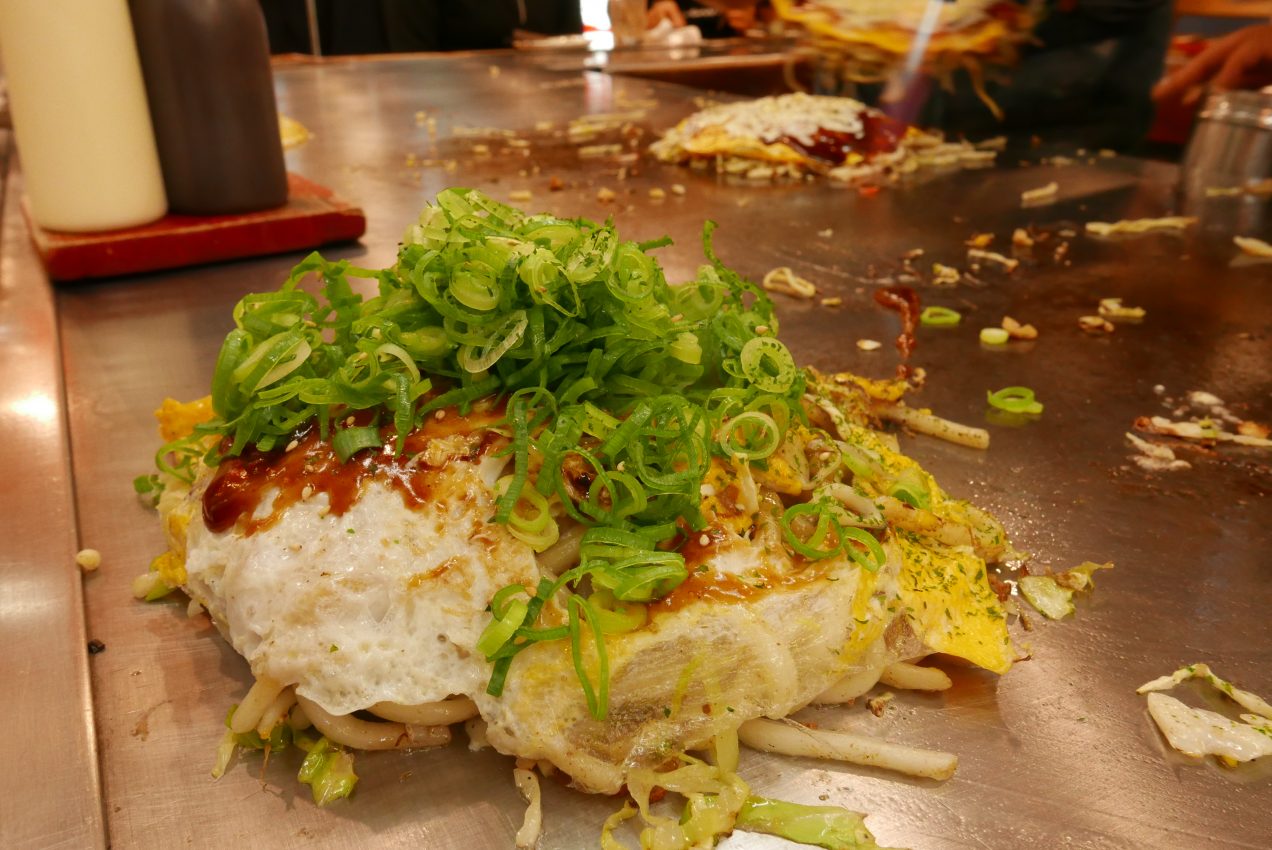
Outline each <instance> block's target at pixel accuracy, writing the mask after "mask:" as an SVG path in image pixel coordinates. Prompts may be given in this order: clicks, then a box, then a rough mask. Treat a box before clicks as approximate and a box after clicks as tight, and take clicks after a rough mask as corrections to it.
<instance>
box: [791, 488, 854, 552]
mask: <svg viewBox="0 0 1272 850" xmlns="http://www.w3.org/2000/svg"><path fill="white" fill-rule="evenodd" d="M803 516H813V517H816V518H817V522H816V525H815V526H814V527H813V531H812V533H811V534H809V535H808V537H806V538H801V537H800V536H799V534H798V533H797V532H796V529H795V527H794V523H795V522H796V520H797V519H798V518H799V517H803ZM781 526H782V537H783V538H785V540H786V542H787V544H788V545H789V546H790V547H791V548H792V549H794V550H795V551H796V552H798V553H799V554H800V555H803V556H804V557H805V558H808V559H809V560H810V561H820V560H822V559H823V558H829V557H830V556H832V555H834V554H835V553H836V552H838V551H839V550H840V548H841V547H842V546H843V541H842V537H841V532H842V529H840V527H839V523H838V521H836V519H835V517H834V514H833V511H832V510H831V509H830V504H829V503H828V502H804V503H802V504H797V505H791V506H790V507H789V508H787V509H786V511H785V513H783V514H782V520H781ZM832 533H833V537H834V541H833V544H834V545H831V546H826V547H825V548H821V547H822V544H824V543H825V542H826V541H827V540H828V539H829V538H831V536H832Z"/></svg>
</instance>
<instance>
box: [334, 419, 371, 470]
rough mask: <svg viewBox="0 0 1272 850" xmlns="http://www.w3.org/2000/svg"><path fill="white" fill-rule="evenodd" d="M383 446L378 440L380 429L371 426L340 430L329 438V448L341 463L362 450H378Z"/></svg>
mask: <svg viewBox="0 0 1272 850" xmlns="http://www.w3.org/2000/svg"><path fill="white" fill-rule="evenodd" d="M382 445H384V442H383V441H382V440H381V439H380V429H379V428H376V427H374V426H371V425H367V426H364V427H360V428H341V429H340V430H339V431H336V433H335V435H334V436H333V437H332V438H331V447H332V448H333V449H335V451H336V456H337V457H339V458H340V460H341V461H342V462H345V461H348V460H349V458H351V457H353V456H354V455H355V454H357V453H358V452H360V451H362V450H363V449H373V448H379V447H380V446H382Z"/></svg>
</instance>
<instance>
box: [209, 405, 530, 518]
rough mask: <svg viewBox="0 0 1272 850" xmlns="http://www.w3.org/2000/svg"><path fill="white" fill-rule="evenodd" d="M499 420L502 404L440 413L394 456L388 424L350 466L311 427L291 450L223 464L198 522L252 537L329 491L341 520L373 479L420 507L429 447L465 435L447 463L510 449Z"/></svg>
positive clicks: (429, 471)
mask: <svg viewBox="0 0 1272 850" xmlns="http://www.w3.org/2000/svg"><path fill="white" fill-rule="evenodd" d="M439 416H440V418H439ZM503 418H504V407H503V404H502V403H498V404H486V405H478V406H474V407H473V408H472V409H470V410H469V412H468V413H467V414H460V412H459V410H458V409H457V408H454V407H447V408H443V409H442V410H440V411H437V412H435V413H430V414H429V415H428V416H427V417H425V419H424V422H423V423H422V424H421V425H420V426H419V427H417V428H416V429H415V430H413V431H412V432H411V433H410V434H408V435H407V437H406V443H405V447H404V449H403V451H402V453H401V454H396V455H395V451H394V449H395V443H396V438H397V433H396V431H394V429H393V426H392V425H391V424H389V425H385V426H383V427H382V428H381V429H380V437H381V439H382V440H383V441H384V445H383V446H381V447H379V448H373V449H364V450H363V451H360V452H357V453H356V454H355V455H354V456H353V457H351V458H350V459H349V460H348V461H341V460H340V457H339V456H338V455H337V454H336V451H335V449H334V448H332V445H331V441H330V440H323V439H322V438H321V434H320V433H319V428H318V424H317V422H310V423H309V424H307V425H305V426H303V427H302V428H301V429H300V430H298V431H297V432H296V434H295V435H294V437H293V441H292V442H291V443H288V444H287V445H288V446H289V448H281V449H275V450H273V451H268V452H262V451H258V450H256V449H249V450H247V451H245V452H244V453H243V454H242V455H241V456H239V457H233V458H226V459H225V460H224V461H222V462H221V465H220V466H218V467H217V470H216V475H215V476H214V477H213V479H212V481H211V482H210V483H209V484H208V487H207V489H206V490H205V491H204V493H203V521H204V523H205V524H206V525H207V527H208V529H209V530H211V531H214V532H223V531H228V530H230V529H231V528H234V527H235V526H240V527H241V528H242V531H243V534H244V535H251V534H253V533H255V532H257V531H260V530H262V529H266V528H269V527H270V526H272V525H273V524H274V523H275V522H277V521H278V518H279V517H280V516H281V515H282V513H283V512H284V511H285V510H287V508H288V507H290V506H291V505H293V504H295V503H297V502H299V501H301V500H303V499H305V498H308V497H309V496H311V495H316V494H318V493H326V494H327V500H328V505H329V508H330V511H331V513H333V514H335V515H336V516H340V515H342V514H344V513H345V511H347V510H349V508H350V507H352V505H353V503H354V502H356V501H357V500H358V496H359V495H360V494H361V492H362V487H363V485H364V483H365V482H366V481H367V479H369V478H373V477H374V478H377V479H379V480H381V481H384V482H387V483H388V484H389V485H390V486H392V487H393V488H394V489H395V490H397V491H398V492H399V493H400V494H401V496H402V500H403V501H404V502H405V503H406V504H407V506H409V507H418V506H420V505H422V504H423V503H425V502H426V501H428V499H429V496H430V492H429V491H430V483H431V481H432V480H433V478H434V477H435V475H436V472H437V469H436V468H435V467H433V466H430V465H429V464H428V463H427V462H426V459H427V458H428V457H429V452H427V451H426V450H427V449H428V447H429V444H430V443H432V442H433V441H434V440H441V439H445V438H450V437H462V438H464V441H463V443H462V445H460V447H459V449H458V453H456V452H454V451H448V452H446V453H443V456H444V460H445V463H452V462H454V461H457V460H458V461H474V460H477V459H478V458H480V457H483V456H485V455H489V454H492V453H494V452H497V451H501V450H502V449H504V448H505V447H506V446H507V445H508V443H509V440H508V438H507V437H506V436H504V435H503V434H501V433H499V432H497V431H494V430H492V428H493V427H494V426H495V425H497V424H499V423H500V422H501V421H502V420H503ZM366 421H367V414H366V413H365V412H362V413H360V414H356V415H355V416H354V424H365V423H366ZM275 488H276V489H277V496H276V497H275V498H274V501H273V504H272V506H271V509H270V511H269V513H268V514H266V515H264V516H259V517H258V516H257V512H258V510H259V508H260V505H261V502H262V500H263V499H264V498H265V496H266V495H267V494H269V493H270V492H271V491H272V490H274V489H275Z"/></svg>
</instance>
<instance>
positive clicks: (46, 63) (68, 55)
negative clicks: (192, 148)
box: [0, 0, 167, 232]
mask: <svg viewBox="0 0 1272 850" xmlns="http://www.w3.org/2000/svg"><path fill="white" fill-rule="evenodd" d="M0 62H3V65H4V71H5V76H6V77H7V79H8V87H9V101H10V109H11V112H12V114H13V125H14V133H15V134H16V136H17V143H18V155H19V157H20V160H21V163H22V174H23V181H24V183H25V186H26V193H27V198H28V201H29V203H30V211H31V215H32V216H33V217H34V219H35V220H36V222H38V223H39V224H40V226H41V227H44V228H46V229H49V230H61V231H70V232H88V231H98V230H113V229H116V228H125V227H132V226H134V225H138V224H144V223H146V222H149V221H153V220H155V219H157V218H159V217H161V216H162V215H163V214H164V212H165V211H166V210H167V201H166V199H165V197H164V191H163V173H162V172H161V171H160V169H159V155H158V153H157V151H156V147H155V139H154V133H153V132H152V131H151V126H150V111H149V108H148V107H147V105H146V89H145V86H144V84H143V83H142V78H141V64H140V62H138V60H137V46H136V43H135V42H134V40H133V30H132V21H131V20H130V18H129V15H128V3H127V0H56V2H54V0H0Z"/></svg>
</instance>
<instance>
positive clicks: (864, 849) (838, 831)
mask: <svg viewBox="0 0 1272 850" xmlns="http://www.w3.org/2000/svg"><path fill="white" fill-rule="evenodd" d="M863 818H864V815H861V814H859V813H858V812H851V811H849V810H847V809H843V808H840V807H838V806H804V805H800V804H799V803H787V802H785V801H784V800H769V799H766V798H764V797H750V798H748V799H747V801H746V802H745V803H743V804H742V810H741V811H740V812H739V813H738V818H737V821H736V822H735V824H734V826H735V827H736V828H737V829H743V830H748V831H750V832H765V833H768V834H769V835H777V836H780V837H781V838H785V839H786V840H787V841H794V842H795V843H797V844H810V845H812V846H814V847H824V848H825V849H826V850H886V848H880V847H879V845H878V844H876V843H875V839H874V836H873V835H871V834H870V830H869V829H867V828H866V825H865V822H864V821H863Z"/></svg>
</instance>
